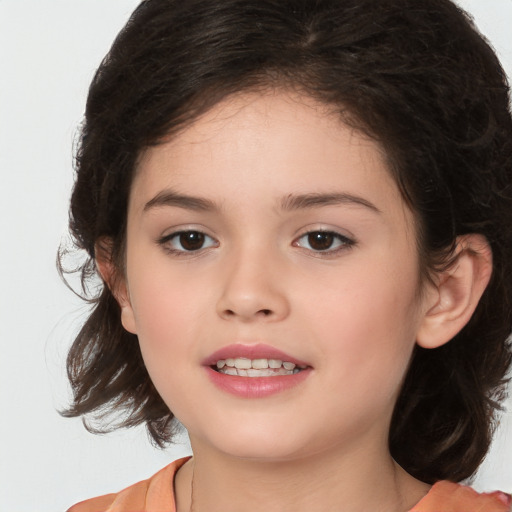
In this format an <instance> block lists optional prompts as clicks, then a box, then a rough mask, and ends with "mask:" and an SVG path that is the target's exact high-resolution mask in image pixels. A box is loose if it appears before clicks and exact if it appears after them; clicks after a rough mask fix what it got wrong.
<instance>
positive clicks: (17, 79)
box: [0, 0, 512, 512]
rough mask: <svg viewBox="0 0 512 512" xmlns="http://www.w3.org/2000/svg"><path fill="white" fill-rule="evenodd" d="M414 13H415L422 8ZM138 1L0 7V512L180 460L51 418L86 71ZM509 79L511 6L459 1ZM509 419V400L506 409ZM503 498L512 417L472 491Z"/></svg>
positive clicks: (72, 319)
mask: <svg viewBox="0 0 512 512" xmlns="http://www.w3.org/2000/svg"><path fill="white" fill-rule="evenodd" d="M418 1H421V0H418ZM137 3H138V0H0V346H1V352H0V379H1V380H0V405H1V422H0V510H1V511H6V512H7V511H8V512H34V511H38V512H50V511H52V512H54V511H58V510H65V509H66V508H67V507H68V506H70V505H71V504H72V503H74V502H76V501H80V500H82V499H85V498H87V497H91V496H94V495H98V494H103V493H107V492H112V491H116V490H119V489H121V488H122V487H125V486H126V485H128V484H131V483H134V482H136V481H137V480H140V479H143V478H146V477H148V476H150V475H151V474H152V473H154V472H155V471H156V470H157V469H159V468H161V467H163V466H164V465H165V464H167V463H168V462H170V461H171V460H173V459H175V458H177V457H180V456H182V455H184V454H186V453H188V451H189V448H188V446H187V444H186V442H185V443H183V444H178V445H176V446H174V447H172V448H171V449H169V450H167V451H159V450H156V449H154V448H152V447H151V445H150V444H149V442H148V440H147V436H146V433H145V431H144V430H143V429H142V428H141V429H135V430H132V431H128V432H127V431H124V432H118V433H115V434H111V435H108V436H94V435H92V434H89V433H88V432H86V430H85V429H84V428H83V426H82V424H81V421H80V420H79V419H64V418H62V417H60V416H59V414H58V413H57V409H59V408H61V407H63V406H64V405H65V404H66V400H67V398H68V396H69V395H68V393H69V390H68V388H67V383H66V380H65V373H64V360H65V356H66V351H67V348H68V347H69V344H70V342H71V339H72V337H73V333H75V332H76V330H77V328H78V327H79V325H80V318H83V315H84V312H85V311H86V309H85V308H84V306H83V304H82V303H81V302H80V301H79V300H78V299H77V298H76V297H75V296H74V295H73V294H72V293H71V292H70V291H69V290H68V289H67V288H66V287H65V286H64V285H63V284H62V282H61V281H60V279H59V277H58V275H57V272H56V270H55V256H56V250H57V247H58V246H59V243H60V242H61V239H62V237H63V236H64V235H65V233H66V224H67V208H68V196H69V192H70V189H71V186H72V176H73V175H72V150H73V142H74V140H75V137H76V131H77V127H78V125H79V123H80V121H81V117H82V114H83V110H84V105H85V98H86V91H87V87H88V84H89V82H90V80H91V78H92V75H93V73H94V70H95V68H96V67H97V65H98V64H99V62H100V60H101V58H102V57H103V56H104V54H105V53H106V52H107V50H108V48H109V46H110V44H111V42H112V40H113V38H114V36H115V35H116V33H117V32H118V31H119V29H120V28H121V27H122V26H123V24H124V22H125V21H126V20H127V18H128V16H129V14H130V12H131V11H132V10H133V9H134V8H135V6H136V5H137ZM460 4H461V5H462V6H463V7H465V8H466V9H467V10H469V11H470V12H471V13H473V15H474V16H475V19H476V22H477V24H478V26H479V27H480V29H481V31H482V32H483V33H484V34H485V35H486V36H487V37H488V38H489V39H490V41H491V42H492V44H493V45H494V47H495V49H496V50H497V52H498V54H499V55H500V57H501V59H502V62H503V64H504V66H505V68H506V69H507V71H508V74H509V76H511V75H512V35H511V27H512V0H485V1H483V0H461V1H460ZM506 405H508V408H509V410H511V409H512V401H511V400H509V401H508V403H507V404H506ZM474 485H475V487H477V488H478V489H480V490H484V489H485V490H487V489H494V488H501V489H502V490H504V491H508V492H511V491H512V413H510V412H509V413H505V414H504V415H503V418H502V424H501V427H500V430H499V431H498V433H497V435H496V439H495V443H494V445H493V447H492V450H491V453H490V455H489V456H488V458H487V459H486V461H485V462H484V465H483V466H482V469H481V471H480V473H479V475H478V477H477V479H476V481H475V484H474Z"/></svg>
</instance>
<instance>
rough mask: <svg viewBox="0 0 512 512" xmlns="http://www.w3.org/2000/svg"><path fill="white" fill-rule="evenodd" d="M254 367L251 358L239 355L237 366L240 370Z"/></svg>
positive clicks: (236, 361) (236, 360)
mask: <svg viewBox="0 0 512 512" xmlns="http://www.w3.org/2000/svg"><path fill="white" fill-rule="evenodd" d="M251 367H252V361H251V360H250V359H246V358H245V357H237V358H236V359H235V368H238V369H239V370H248V369H249V368H251Z"/></svg>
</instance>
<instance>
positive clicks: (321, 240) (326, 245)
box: [308, 231, 334, 251]
mask: <svg viewBox="0 0 512 512" xmlns="http://www.w3.org/2000/svg"><path fill="white" fill-rule="evenodd" d="M333 242H334V235H333V234H332V233H322V232H320V231H317V232H314V233H309V234H308V243H309V246H310V247H311V248H312V249H314V250H315V251H326V250H327V249H330V248H331V246H332V244H333Z"/></svg>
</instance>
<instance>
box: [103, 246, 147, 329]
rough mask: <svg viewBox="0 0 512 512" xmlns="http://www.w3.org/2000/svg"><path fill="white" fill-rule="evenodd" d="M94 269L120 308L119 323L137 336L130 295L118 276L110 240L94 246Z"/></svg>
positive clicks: (124, 281) (124, 283)
mask: <svg viewBox="0 0 512 512" xmlns="http://www.w3.org/2000/svg"><path fill="white" fill-rule="evenodd" d="M94 254H95V260H96V268H97V269H98V272H99V274H100V275H101V277H102V279H103V281H104V282H105V284H106V285H107V286H108V288H109V289H110V291H111V292H112V295H113V296H114V297H115V299H116V301H117V303H118V304H119V307H120V308H121V323H122V324H123V327H124V328H125V329H126V330H127V331H128V332H131V333H132V334H137V329H136V324H135V317H134V314H133V309H132V305H131V300H130V293H129V290H128V286H127V283H126V279H125V277H124V276H122V275H120V272H119V269H118V267H117V265H116V264H115V263H114V261H113V259H112V240H111V239H110V238H108V237H104V238H101V239H99V240H98V241H97V242H96V244H95V246H94Z"/></svg>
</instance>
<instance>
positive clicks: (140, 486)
mask: <svg viewBox="0 0 512 512" xmlns="http://www.w3.org/2000/svg"><path fill="white" fill-rule="evenodd" d="M188 459H189V457H185V458H184V459H179V460H177V461H174V462H173V463H172V464H169V465H168V466H166V467H165V468H163V469H161V470H160V471H159V472H158V473H156V474H155V475H154V476H152V477H151V478H149V479H148V480H143V481H142V482H139V483H137V484H135V485H132V486H130V487H127V488H126V489H124V490H123V491H121V492H119V493H115V494H106V495H105V496H100V497H98V498H92V499H90V500H86V501H82V502H81V503H77V504H76V505H74V506H72V507H71V508H70V509H69V510H68V512H176V507H175V503H174V491H173V481H174V475H175V474H176V471H178V469H179V468H180V467H181V466H182V465H183V464H185V462H187V460H188ZM511 504H512V501H511V499H510V496H509V495H507V494H504V493H500V492H494V493H490V494H479V493H477V492H476V491H474V490H473V489H471V488H470V487H465V486H463V485H459V484H454V483H451V482H446V481H441V482H437V483H436V484H435V485H434V486H433V487H432V489H431V490H430V492H429V493H428V494H427V495H426V496H425V497H424V498H423V499H422V500H421V501H420V502H419V503H418V504H417V505H416V506H414V507H413V508H412V509H411V510H410V512H510V511H511V510H512V509H511Z"/></svg>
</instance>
